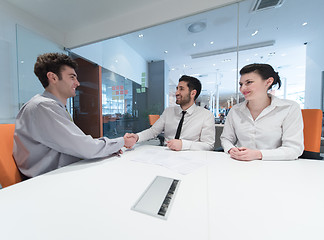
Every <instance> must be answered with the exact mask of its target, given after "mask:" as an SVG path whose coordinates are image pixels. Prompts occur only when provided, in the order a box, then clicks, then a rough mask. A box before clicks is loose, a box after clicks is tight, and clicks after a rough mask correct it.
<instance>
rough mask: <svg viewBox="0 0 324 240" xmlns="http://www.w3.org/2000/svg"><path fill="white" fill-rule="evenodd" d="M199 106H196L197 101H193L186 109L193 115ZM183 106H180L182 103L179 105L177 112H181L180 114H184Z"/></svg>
mask: <svg viewBox="0 0 324 240" xmlns="http://www.w3.org/2000/svg"><path fill="white" fill-rule="evenodd" d="M196 108H197V106H196V104H195V103H193V104H192V105H191V106H190V107H189V108H188V109H187V110H186V112H187V113H186V114H188V115H191V114H192V113H193V112H194V111H195V109H196ZM182 111H183V110H182V108H181V107H180V105H178V109H177V112H178V113H179V115H180V114H182Z"/></svg>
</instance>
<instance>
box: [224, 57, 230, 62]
mask: <svg viewBox="0 0 324 240" xmlns="http://www.w3.org/2000/svg"><path fill="white" fill-rule="evenodd" d="M230 61H232V60H231V59H230V58H227V59H224V60H222V62H230Z"/></svg>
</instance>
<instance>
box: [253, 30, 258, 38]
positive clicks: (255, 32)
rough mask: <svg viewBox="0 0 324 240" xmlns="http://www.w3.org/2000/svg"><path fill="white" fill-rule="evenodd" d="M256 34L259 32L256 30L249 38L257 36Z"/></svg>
mask: <svg viewBox="0 0 324 240" xmlns="http://www.w3.org/2000/svg"><path fill="white" fill-rule="evenodd" d="M258 32H259V31H258V30H255V32H254V33H252V34H251V36H252V37H253V36H255V35H257V34H258Z"/></svg>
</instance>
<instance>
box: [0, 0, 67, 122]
mask: <svg viewBox="0 0 324 240" xmlns="http://www.w3.org/2000/svg"><path fill="white" fill-rule="evenodd" d="M16 24H20V25H22V26H25V27H26V28H29V29H31V30H33V31H35V32H38V33H42V34H44V35H46V36H47V37H49V38H51V39H52V40H54V41H56V42H62V43H63V42H64V36H63V35H62V34H60V33H59V32H58V31H56V30H55V29H53V28H51V27H49V26H46V25H44V24H43V23H42V21H39V20H38V19H35V18H33V17H31V16H29V15H28V14H26V13H25V12H23V11H20V10H18V9H15V8H13V7H11V6H10V5H9V4H8V3H6V2H4V1H2V0H0V73H1V74H0V123H13V122H14V119H15V117H16V115H17V113H18V109H19V104H18V75H17V51H16Z"/></svg>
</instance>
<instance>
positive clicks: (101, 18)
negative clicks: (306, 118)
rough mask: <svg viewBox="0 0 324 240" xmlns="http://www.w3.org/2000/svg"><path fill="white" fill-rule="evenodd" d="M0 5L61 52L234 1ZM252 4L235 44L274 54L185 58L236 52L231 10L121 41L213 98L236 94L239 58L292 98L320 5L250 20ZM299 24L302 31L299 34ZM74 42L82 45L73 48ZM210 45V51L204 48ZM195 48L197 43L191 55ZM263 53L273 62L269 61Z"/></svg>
mask: <svg viewBox="0 0 324 240" xmlns="http://www.w3.org/2000/svg"><path fill="white" fill-rule="evenodd" d="M1 1H6V2H8V3H10V4H12V5H14V6H15V7H17V8H19V9H22V10H23V11H25V12H27V13H29V14H30V15H32V16H34V17H35V18H37V19H39V20H40V21H44V22H45V23H46V24H48V25H49V26H52V27H53V28H55V29H58V30H59V31H61V32H63V33H64V34H65V35H66V39H71V38H72V37H74V41H70V42H69V41H67V45H66V47H73V46H77V45H78V44H80V45H82V44H85V43H89V42H96V41H98V40H100V39H103V38H105V37H107V36H108V37H109V36H110V37H111V36H114V35H116V34H117V35H118V33H125V32H130V31H132V30H134V29H141V28H143V27H147V26H152V25H155V24H157V23H158V22H166V21H169V20H172V19H176V18H179V17H181V16H186V15H188V14H190V13H191V14H192V13H195V12H196V13H197V12H202V11H204V10H207V9H208V8H209V9H210V8H211V7H212V6H213V7H217V6H222V5H224V4H228V3H231V2H237V1H236V0H205V1H195V0H177V1H174V0H133V1H130V0H119V1H113V0H92V1H88V0H56V1H53V0H28V1H26V0H1ZM253 2H254V0H246V1H243V2H240V3H239V22H240V24H239V44H240V45H241V46H242V45H247V44H254V43H260V42H264V41H270V40H274V41H275V44H274V46H273V47H267V48H258V49H253V50H249V51H242V52H240V54H239V56H237V55H236V53H227V54H222V55H217V56H210V57H204V58H198V59H191V57H190V55H192V54H195V53H202V52H208V51H214V50H221V49H225V48H230V47H236V46H237V13H238V7H237V6H238V5H237V4H235V5H230V6H226V7H223V8H219V9H215V10H211V11H208V12H203V13H200V14H197V15H194V16H191V17H186V18H182V19H179V20H176V21H173V22H169V23H166V24H162V25H158V26H155V27H151V28H147V29H144V30H141V31H136V32H133V33H130V34H127V35H124V36H122V37H121V38H122V39H123V40H124V41H126V42H127V43H128V44H129V45H130V46H131V47H132V48H133V49H134V50H136V51H137V52H138V53H139V54H140V55H141V56H142V57H143V58H144V59H146V60H147V61H157V60H165V61H166V63H167V64H168V66H169V67H170V69H174V70H170V79H171V81H173V82H175V83H176V82H177V79H178V78H179V76H180V75H182V74H188V75H194V74H195V75H196V76H199V75H201V77H198V78H200V80H202V82H203V86H204V91H205V92H208V91H214V89H215V84H216V82H218V83H220V91H221V92H222V93H223V94H233V92H235V89H236V77H237V74H236V68H237V61H236V59H237V58H238V59H239V64H238V65H239V68H240V67H242V66H243V65H245V64H248V63H252V62H267V63H270V64H272V65H273V66H274V67H276V69H277V70H279V72H280V73H281V75H282V76H284V77H286V78H289V79H290V80H292V81H293V82H292V81H290V83H289V84H290V85H291V86H290V88H293V87H294V85H295V88H296V91H299V89H300V86H298V82H301V83H302V82H303V81H304V80H305V68H303V66H304V65H305V58H304V56H305V47H304V45H303V43H304V42H308V43H311V41H312V38H313V37H315V36H316V35H317V33H318V32H319V31H323V30H322V29H321V24H320V23H321V22H324V21H323V14H322V10H323V9H324V1H323V0H310V1H304V0H285V1H284V4H283V5H282V7H280V8H276V9H270V10H265V11H261V12H257V13H251V12H250V9H251V6H252V4H253ZM150 7H151V8H150ZM153 9H154V11H152V10H153ZM157 9H158V11H156V10H157ZM193 9H196V11H195V10H193ZM159 10H160V11H159ZM161 16H164V18H163V17H161ZM138 19H139V20H138ZM110 20H111V21H110ZM124 20H125V21H124ZM132 20H133V21H132ZM199 20H202V21H204V22H206V24H207V27H206V29H205V30H204V31H203V32H200V33H195V34H194V33H189V32H188V31H187V28H188V25H189V24H190V23H193V22H195V21H199ZM136 21H137V22H136ZM133 22H135V23H136V24H134V23H133ZM304 22H308V24H307V25H306V26H302V23H304ZM84 29H87V31H85V30H84ZM107 29H113V30H114V29H115V30H114V31H111V32H106V33H103V34H101V35H100V34H98V32H105V31H108V30H107ZM116 29H118V30H116ZM119 29H120V30H119ZM256 30H258V31H259V32H258V34H257V35H255V36H254V37H252V36H251V34H252V33H253V32H255V31H256ZM93 31H97V32H93ZM139 34H143V35H144V37H143V38H138V35H139ZM78 38H80V41H77V40H76V39H78ZM108 41H109V40H108ZM211 41H213V42H214V44H210V42H211ZM193 43H196V47H194V46H193ZM69 44H70V45H69ZM165 50H167V51H168V53H167V54H165V53H164V51H165ZM269 53H275V54H274V55H272V56H269ZM228 59H231V61H228ZM224 60H227V61H224ZM216 79H217V81H216Z"/></svg>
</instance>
